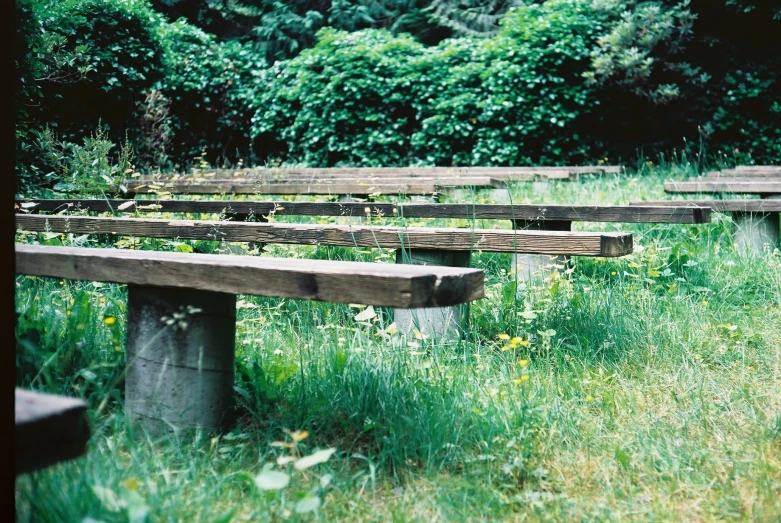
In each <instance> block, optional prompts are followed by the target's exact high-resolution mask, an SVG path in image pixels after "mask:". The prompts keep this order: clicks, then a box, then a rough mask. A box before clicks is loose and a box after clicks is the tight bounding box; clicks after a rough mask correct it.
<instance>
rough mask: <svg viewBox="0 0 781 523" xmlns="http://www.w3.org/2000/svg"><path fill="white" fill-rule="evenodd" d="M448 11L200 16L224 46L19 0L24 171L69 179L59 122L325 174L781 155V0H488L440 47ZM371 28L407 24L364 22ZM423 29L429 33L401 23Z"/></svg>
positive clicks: (362, 8) (62, 5)
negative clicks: (57, 148)
mask: <svg viewBox="0 0 781 523" xmlns="http://www.w3.org/2000/svg"><path fill="white" fill-rule="evenodd" d="M163 3H165V4H166V5H169V4H170V6H172V9H174V11H172V12H177V11H176V9H178V8H177V6H179V7H181V6H183V5H184V3H183V2H176V1H173V2H163ZM157 4H158V5H160V2H157ZM446 4H447V3H445V2H425V1H414V2H404V1H395V0H393V1H389V2H378V3H371V5H369V4H368V3H364V2H353V1H352V0H345V1H339V2H336V1H334V2H325V3H312V2H310V1H299V2H293V3H287V4H283V3H279V2H269V1H266V0H257V1H255V0H252V1H249V0H247V1H246V2H200V3H197V5H195V4H192V5H194V6H195V7H193V8H192V9H189V8H188V9H189V10H190V11H192V12H193V13H195V14H194V15H193V16H196V18H198V19H199V20H200V17H201V15H203V14H204V13H207V12H212V11H215V10H216V11H219V12H220V13H222V14H221V16H222V18H221V20H222V21H223V22H226V24H227V25H225V24H223V25H224V27H222V26H221V27H222V29H221V31H222V33H221V36H222V37H224V38H223V39H220V38H219V37H218V36H216V35H214V34H210V33H208V32H205V31H204V30H202V29H199V28H197V27H196V26H194V25H191V24H190V23H188V22H186V21H184V20H179V21H174V22H169V21H168V20H167V19H166V17H165V16H164V15H162V14H160V13H158V12H156V11H154V10H153V9H152V8H151V7H150V4H149V3H148V2H147V0H106V1H99V0H66V1H64V2H53V1H52V0H21V1H20V2H17V3H16V4H15V8H16V25H17V41H16V47H15V63H16V69H17V82H16V94H15V103H16V135H17V173H19V174H20V175H21V178H22V181H24V182H33V183H37V184H41V183H44V182H45V183H49V182H50V181H54V180H50V178H51V176H60V177H63V176H65V177H66V178H67V176H66V175H65V174H63V173H60V170H61V169H60V168H59V167H58V168H55V167H53V166H52V165H48V164H46V162H44V159H45V158H50V157H51V156H50V155H46V154H41V151H40V149H41V147H40V146H41V144H42V143H44V142H46V141H47V140H42V139H41V137H42V136H44V134H42V133H44V132H45V131H44V130H45V129H46V128H47V126H49V127H51V129H52V132H51V133H50V134H49V135H46V136H50V137H55V138H52V139H54V140H56V141H59V142H62V144H63V147H64V149H63V151H65V150H71V149H69V147H70V146H66V144H71V145H72V144H81V143H82V142H83V141H84V139H88V138H89V137H90V136H92V135H93V133H95V132H96V130H97V126H98V125H99V123H100V125H102V126H103V127H104V129H105V131H106V134H105V138H106V139H107V140H109V141H111V142H112V143H120V142H123V143H125V138H126V137H127V139H128V140H129V142H128V143H130V144H131V145H132V146H133V149H134V151H135V159H136V163H137V165H138V166H139V167H142V168H146V169H156V168H162V169H171V168H176V169H179V168H186V167H187V166H188V163H189V162H190V161H191V160H192V159H193V158H194V157H196V156H197V157H198V159H199V160H202V159H205V160H207V161H209V163H212V164H214V163H225V162H229V163H235V162H236V161H237V160H238V159H240V158H241V159H244V163H245V164H248V163H251V162H255V161H266V160H269V159H278V160H286V161H296V162H305V163H307V164H310V165H318V166H331V165H339V164H343V165H344V164H351V165H409V164H437V165H451V164H453V165H520V164H531V163H534V164H537V163H544V164H563V163H580V162H594V161H596V160H597V159H598V158H604V157H605V156H607V157H609V160H610V161H611V162H614V161H615V162H619V161H624V162H629V161H631V160H632V159H633V158H634V157H636V156H637V154H638V153H645V154H646V155H648V154H655V153H658V152H662V151H668V150H670V149H679V148H681V147H690V146H692V145H693V146H694V148H696V149H695V150H699V149H700V148H704V150H706V151H707V152H711V153H713V152H718V151H731V152H735V151H737V153H736V154H737V158H738V159H739V160H741V161H747V160H750V159H753V160H755V161H757V162H778V161H779V160H781V81H780V80H779V74H781V39H779V38H777V33H778V32H779V31H778V29H779V28H781V3H779V2H765V1H760V0H719V1H715V2H713V1H706V0H691V1H680V2H679V1H667V0H664V1H663V0H656V1H637V0H548V1H545V2H533V1H527V2H521V1H517V2H516V1H511V2H506V1H501V2H499V1H497V2H494V1H492V2H486V3H484V5H483V4H481V3H480V2H472V1H471V0H470V1H469V2H465V3H463V5H464V6H467V5H468V6H469V7H468V9H467V8H466V7H465V8H464V12H463V13H461V12H456V11H452V10H451V11H448V13H449V14H447V16H449V17H450V18H448V20H450V22H447V23H445V22H444V21H443V20H444V19H442V20H440V21H439V22H437V24H439V25H437V27H440V28H443V27H444V28H446V29H447V31H449V32H450V33H449V34H458V33H461V34H464V35H467V36H463V37H461V38H451V39H446V40H442V41H440V42H439V43H438V44H437V45H434V46H428V45H426V44H425V43H424V42H426V41H428V40H429V39H428V37H427V36H425V35H426V34H428V35H429V36H431V35H433V34H434V33H432V32H430V30H431V27H428V29H425V28H424V26H425V25H426V24H427V23H428V24H430V23H432V22H431V20H432V19H433V18H436V17H438V16H440V15H442V16H445V14H443V13H445V11H447V9H445V7H447V6H446ZM516 4H520V5H517V6H516V7H513V8H511V9H509V10H507V9H508V8H509V7H510V6H511V5H516ZM187 5H190V4H187ZM459 5H461V4H459ZM438 6H439V7H438ZM443 6H444V7H443ZM443 9H444V11H443ZM310 11H312V13H314V12H315V11H316V12H317V13H320V14H319V15H316V14H312V13H310ZM188 12H189V11H188ZM505 12H506V14H505V15H504V16H503V17H502V18H501V23H500V26H499V28H498V30H497V28H496V27H495V24H494V22H495V21H496V20H498V17H497V14H501V13H505ZM223 15H224V16H223ZM188 16H189V15H188ZM307 17H309V18H307ZM432 17H433V18H432ZM464 17H467V18H468V17H471V20H472V21H471V22H470V23H471V24H472V25H471V26H469V27H467V26H466V25H464V24H462V23H461V22H460V21H459V20H462V18H463V20H464V21H465V20H466V18H464ZM308 19H311V20H310V22H311V23H310V22H307V21H306V20H308ZM315 19H317V20H315ZM252 20H255V22H257V23H255V22H253V23H252V24H255V25H252V24H250V23H249V22H248V21H252ZM426 20H428V22H426ZM202 21H203V20H201V22H202ZM232 21H235V22H237V23H239V25H235V24H233V22H232ZM228 22H230V23H228ZM451 22H452V23H451ZM199 23H200V22H199ZM220 23H222V22H220ZM321 23H322V24H325V25H326V26H331V27H325V28H323V29H321V30H320V31H319V32H318V33H317V38H316V44H315V45H314V47H312V48H309V49H305V50H304V51H303V52H300V54H298V56H295V57H294V58H292V59H289V60H282V61H277V62H276V63H275V64H274V65H273V66H271V67H269V66H268V65H267V62H266V57H269V58H270V59H271V60H275V59H277V58H281V57H284V56H287V55H289V54H295V53H299V51H300V49H302V48H304V47H306V46H308V45H310V43H311V42H312V41H315V39H314V37H313V35H314V33H313V31H314V30H315V29H316V27H318V26H319V25H321ZM210 24H211V23H206V24H205V25H206V26H209V27H211V25H210ZM231 24H233V25H231ZM247 24H249V25H247ZM421 24H422V25H421ZM443 24H444V25H443ZM492 24H494V25H492ZM435 25H436V24H435ZM462 26H463V27H462ZM334 27H337V28H343V29H347V30H349V31H353V32H348V31H339V30H336V29H334ZM363 27H372V28H374V27H387V28H388V29H389V30H385V29H364V30H360V31H354V30H356V29H361V28H363ZM459 28H461V29H459ZM406 29H409V30H410V31H413V32H414V33H415V35H414V36H411V35H408V34H404V33H401V34H399V31H402V30H406ZM427 31H428V32H427ZM277 33H278V34H277ZM231 35H234V36H236V38H231ZM242 38H244V40H242ZM438 40H441V39H440V38H431V39H430V41H429V43H431V42H436V41H438ZM294 48H295V49H294ZM101 132H102V131H101ZM74 147H75V146H74ZM79 147H81V145H79ZM73 150H75V149H73ZM112 151H114V152H112V153H111V154H117V153H116V151H117V149H113V150H112ZM692 152H694V151H692ZM52 173H54V174H52ZM57 173H60V174H57ZM72 174H73V173H69V175H72Z"/></svg>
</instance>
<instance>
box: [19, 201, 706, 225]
mask: <svg viewBox="0 0 781 523" xmlns="http://www.w3.org/2000/svg"><path fill="white" fill-rule="evenodd" d="M15 207H16V210H17V212H19V211H22V210H24V211H26V212H60V211H66V212H67V211H70V210H74V211H75V210H84V211H91V212H125V213H135V212H178V213H193V214H199V213H213V214H220V213H225V214H237V215H250V214H254V215H255V216H269V215H272V214H273V215H280V216H281V215H285V216H364V217H365V216H369V217H379V216H386V217H402V216H403V217H407V218H456V219H488V220H493V219H495V220H539V221H544V220H559V221H589V222H623V223H705V222H709V221H710V220H711V216H710V208H707V207H706V208H704V209H699V208H696V207H695V208H684V207H678V206H675V205H670V206H669V207H668V208H666V209H665V208H659V206H657V205H654V206H650V205H649V206H646V207H637V206H634V207H627V206H591V205H503V204H462V203H452V204H450V203H411V204H406V203H405V204H395V203H352V202H323V203H319V202H272V201H267V202H263V201H248V200H94V199H93V200H77V199H71V200H17V201H16V204H15Z"/></svg>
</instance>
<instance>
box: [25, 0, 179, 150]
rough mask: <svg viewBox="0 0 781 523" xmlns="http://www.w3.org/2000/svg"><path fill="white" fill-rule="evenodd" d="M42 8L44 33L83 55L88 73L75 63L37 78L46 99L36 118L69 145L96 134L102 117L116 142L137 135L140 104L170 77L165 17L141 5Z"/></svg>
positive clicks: (73, 2)
mask: <svg viewBox="0 0 781 523" xmlns="http://www.w3.org/2000/svg"><path fill="white" fill-rule="evenodd" d="M36 10H37V16H38V17H39V19H40V22H41V28H42V33H43V34H44V35H51V36H50V37H51V38H56V39H57V42H58V45H59V46H60V47H61V48H62V51H63V52H67V53H71V54H75V55H77V56H81V57H83V62H85V72H84V74H82V75H79V76H76V77H74V74H73V71H72V69H73V66H74V64H73V63H72V62H70V61H68V62H65V63H58V64H55V65H54V66H53V67H51V68H50V71H49V72H48V73H49V74H47V75H46V76H45V77H43V78H38V79H37V80H38V81H39V82H40V85H41V91H42V95H43V96H42V100H41V104H40V106H39V107H37V110H36V111H35V112H34V113H33V114H31V116H32V117H33V118H35V119H36V120H37V122H38V123H46V124H48V125H51V126H52V127H54V128H55V129H56V130H57V132H58V134H59V135H60V136H61V137H62V139H64V140H67V141H78V140H79V139H81V138H82V137H85V136H89V134H90V133H91V132H92V131H93V130H94V129H95V128H96V126H97V123H98V120H101V121H102V122H103V124H104V125H105V126H106V127H107V128H108V129H109V132H110V135H111V137H112V138H113V139H115V140H119V139H122V138H123V137H124V136H125V134H126V132H130V133H131V134H132V131H133V130H134V129H135V128H136V127H137V124H136V104H137V102H139V101H141V100H143V99H144V91H145V90H147V89H149V88H151V87H152V86H153V85H154V84H155V82H157V81H158V80H160V79H161V78H163V76H164V74H165V71H164V69H163V56H162V48H161V46H160V43H159V40H158V38H157V35H156V32H155V29H156V27H157V26H158V25H159V24H160V23H161V17H160V15H158V14H157V13H155V12H154V11H153V10H152V9H151V8H150V7H149V5H148V4H147V3H146V2H144V1H141V0H112V1H102V0H67V1H64V2H41V3H39V4H38V5H37V9H36ZM31 113H32V111H31Z"/></svg>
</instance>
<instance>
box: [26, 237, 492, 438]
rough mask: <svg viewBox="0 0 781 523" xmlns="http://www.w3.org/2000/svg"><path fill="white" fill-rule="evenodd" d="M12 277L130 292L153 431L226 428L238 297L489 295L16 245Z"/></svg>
mask: <svg viewBox="0 0 781 523" xmlns="http://www.w3.org/2000/svg"><path fill="white" fill-rule="evenodd" d="M16 272H17V273H18V274H26V275H33V276H44V277H52V278H63V279H72V280H86V281H101V282H116V283H123V284H127V285H128V304H127V322H128V323H127V374H126V378H125V384H126V385H125V407H126V411H127V413H128V415H129V416H130V417H131V419H133V420H135V421H138V422H140V423H141V424H142V425H143V426H144V427H145V428H147V429H148V430H150V431H153V432H160V431H164V430H168V429H169V428H170V427H172V426H173V427H183V428H192V427H195V426H201V427H204V428H206V429H207V430H215V429H218V428H220V427H223V426H224V424H225V422H226V413H227V412H228V410H229V408H230V406H231V403H232V398H233V384H234V353H235V326H236V295H237V294H250V295H257V296H272V297H280V298H292V299H305V300H318V301H327V302H334V303H362V304H366V305H377V306H388V307H401V308H425V307H438V306H455V305H459V304H464V303H468V302H470V301H474V300H477V299H480V298H482V297H483V292H484V288H483V272H482V271H481V270H477V269H467V268H454V267H432V266H409V265H392V264H379V263H359V262H338V261H322V260H290V259H277V258H258V257H252V256H227V255H226V256H223V255H212V254H183V253H171V252H154V251H133V250H120V249H92V248H78V247H77V248H73V247H44V246H39V245H16Z"/></svg>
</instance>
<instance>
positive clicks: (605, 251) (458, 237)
mask: <svg viewBox="0 0 781 523" xmlns="http://www.w3.org/2000/svg"><path fill="white" fill-rule="evenodd" d="M16 228H17V229H18V230H25V231H41V232H43V231H51V232H60V233H74V234H112V235H117V236H140V237H148V238H182V239H190V240H224V241H232V242H259V243H283V244H298V245H334V246H347V247H350V246H354V247H377V248H386V249H400V248H405V249H432V250H446V251H472V250H480V251H488V252H518V253H529V254H567V255H571V256H605V257H614V256H623V255H625V254H629V253H631V252H632V235H631V234H628V233H592V232H552V231H526V230H525V231H513V230H496V229H452V228H433V227H414V228H403V227H372V226H345V225H310V224H297V223H257V222H230V221H204V220H152V219H142V218H99V217H93V216H43V215H29V214H27V215H20V214H17V215H16Z"/></svg>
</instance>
